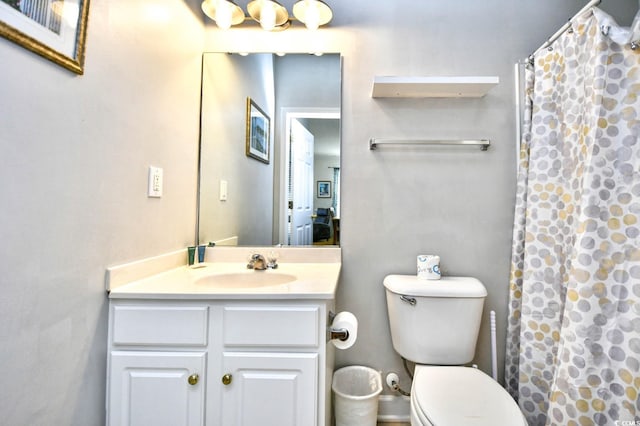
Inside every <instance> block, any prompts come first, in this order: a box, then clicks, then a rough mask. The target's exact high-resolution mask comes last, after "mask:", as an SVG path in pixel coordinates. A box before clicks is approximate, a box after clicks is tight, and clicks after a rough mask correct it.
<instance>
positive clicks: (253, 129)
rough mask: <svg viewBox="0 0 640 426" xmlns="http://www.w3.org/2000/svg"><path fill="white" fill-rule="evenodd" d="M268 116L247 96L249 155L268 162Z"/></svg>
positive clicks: (247, 152)
mask: <svg viewBox="0 0 640 426" xmlns="http://www.w3.org/2000/svg"><path fill="white" fill-rule="evenodd" d="M269 126H270V120H269V116H268V115H267V114H266V113H265V112H264V111H263V110H262V108H260V107H259V106H258V105H257V104H256V103H255V102H254V101H253V99H251V98H247V143H246V154H247V156H249V157H252V158H255V159H256V160H260V161H262V162H263V163H267V164H269V134H270V131H271V130H270V128H269Z"/></svg>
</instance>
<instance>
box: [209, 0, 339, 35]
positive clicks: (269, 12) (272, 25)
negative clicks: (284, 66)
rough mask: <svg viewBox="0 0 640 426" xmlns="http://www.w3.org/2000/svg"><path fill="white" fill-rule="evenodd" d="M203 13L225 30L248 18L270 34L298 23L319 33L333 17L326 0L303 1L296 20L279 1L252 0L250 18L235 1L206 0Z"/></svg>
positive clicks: (295, 12)
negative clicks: (319, 29) (320, 28)
mask: <svg viewBox="0 0 640 426" xmlns="http://www.w3.org/2000/svg"><path fill="white" fill-rule="evenodd" d="M202 11H203V12H204V13H205V15H207V16H208V17H209V18H211V19H213V20H214V21H215V22H216V25H217V26H218V27H219V28H221V29H229V28H231V27H232V26H234V25H240V24H242V23H243V22H245V20H246V18H251V19H252V20H254V21H255V22H258V23H259V24H260V26H261V27H262V29H264V30H266V31H282V30H286V29H287V28H289V27H290V26H291V23H292V22H294V21H298V22H301V23H303V24H304V25H305V26H306V27H307V28H308V29H310V30H315V29H318V27H320V26H322V25H326V24H328V23H329V22H330V21H331V18H333V12H332V11H331V8H330V7H329V5H327V4H326V3H325V2H323V1H322V0H299V1H298V2H296V3H295V4H294V5H293V17H291V16H290V15H289V12H288V11H287V8H286V7H284V6H283V5H281V4H280V3H278V2H277V1H275V0H252V1H250V2H249V4H247V12H248V16H246V15H245V13H244V11H243V10H242V8H241V7H240V6H238V5H237V4H236V3H234V2H233V1H232V0H204V1H203V2H202Z"/></svg>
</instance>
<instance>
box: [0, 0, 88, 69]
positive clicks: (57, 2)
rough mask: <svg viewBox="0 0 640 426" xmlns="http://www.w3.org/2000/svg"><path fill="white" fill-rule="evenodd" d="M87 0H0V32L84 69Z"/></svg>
mask: <svg viewBox="0 0 640 426" xmlns="http://www.w3.org/2000/svg"><path fill="white" fill-rule="evenodd" d="M88 17H89V0H0V36H2V37H4V38H7V39H9V40H11V41H12V42H14V43H16V44H19V45H20V46H22V47H24V48H25V49H28V50H30V51H32V52H34V53H36V54H38V55H40V56H42V57H44V58H46V59H48V60H50V61H52V62H55V63H56V64H58V65H61V66H63V67H65V68H67V69H69V70H71V71H73V72H75V73H77V74H82V73H83V72H84V51H85V50H84V49H85V40H86V37H87V19H88Z"/></svg>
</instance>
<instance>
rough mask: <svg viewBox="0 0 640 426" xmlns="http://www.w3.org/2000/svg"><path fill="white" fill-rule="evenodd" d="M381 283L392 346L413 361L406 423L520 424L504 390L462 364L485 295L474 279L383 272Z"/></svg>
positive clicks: (470, 352)
mask: <svg viewBox="0 0 640 426" xmlns="http://www.w3.org/2000/svg"><path fill="white" fill-rule="evenodd" d="M384 287H385V289H386V296H387V310H388V313H389V325H390V328H391V340H392V343H393V348H394V349H395V350H396V352H398V354H400V355H401V356H402V357H403V358H405V359H407V360H409V361H412V362H414V363H415V364H416V369H415V373H414V377H413V383H412V385H411V404H410V405H411V425H412V426H462V425H464V426H526V424H527V423H526V421H525V419H524V416H523V415H522V413H521V412H520V409H519V407H518V405H517V404H516V402H515V401H514V400H513V398H511V396H510V395H509V393H508V392H507V391H506V390H504V389H503V388H502V387H501V386H500V385H499V384H498V383H497V382H496V381H494V380H493V379H492V378H491V377H489V376H488V375H486V374H485V373H483V372H482V371H480V370H478V369H476V368H471V367H463V365H465V364H467V363H469V362H471V361H472V360H473V357H474V355H475V350H476V342H477V339H478V331H479V329H480V323H481V320H482V310H483V305H484V299H485V297H486V296H487V290H486V288H485V287H484V285H483V284H482V283H481V282H480V281H479V280H477V279H475V278H471V277H443V278H442V279H440V280H437V281H427V280H421V279H418V277H416V276H414V275H388V276H387V277H386V278H385V279H384Z"/></svg>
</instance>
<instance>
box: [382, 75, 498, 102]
mask: <svg viewBox="0 0 640 426" xmlns="http://www.w3.org/2000/svg"><path fill="white" fill-rule="evenodd" d="M499 82H500V79H499V78H498V77H496V76H486V77H402V76H375V77H374V79H373V91H372V92H371V97H372V98H481V97H483V96H484V95H486V94H487V92H488V91H489V90H490V89H491V88H493V87H494V86H496V85H497V84H498V83H499Z"/></svg>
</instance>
